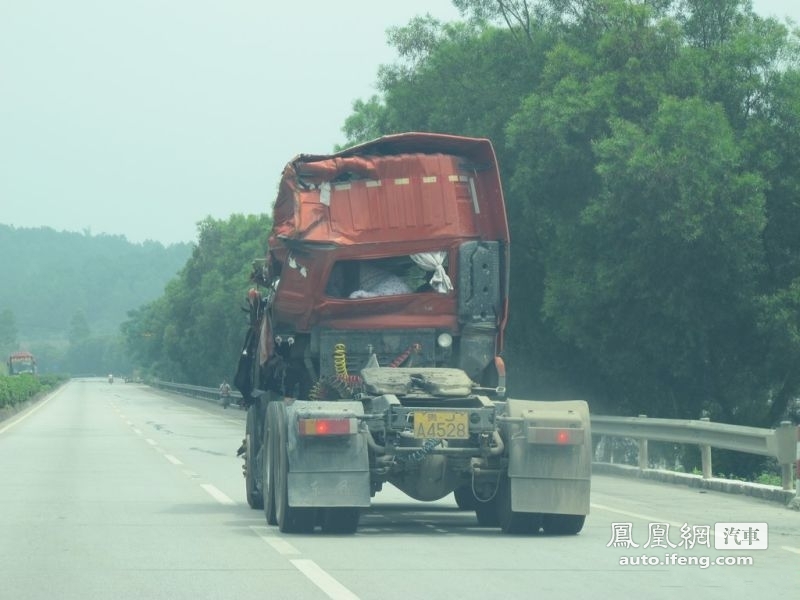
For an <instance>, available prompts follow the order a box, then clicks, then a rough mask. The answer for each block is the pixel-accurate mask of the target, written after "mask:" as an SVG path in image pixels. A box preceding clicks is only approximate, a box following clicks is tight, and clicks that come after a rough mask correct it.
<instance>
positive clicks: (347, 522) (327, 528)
mask: <svg viewBox="0 0 800 600" xmlns="http://www.w3.org/2000/svg"><path fill="white" fill-rule="evenodd" d="M322 513H323V514H322V531H324V532H325V533H355V532H356V530H357V529H358V519H359V517H360V511H359V510H358V509H357V508H353V507H344V508H325V509H323V510H322Z"/></svg>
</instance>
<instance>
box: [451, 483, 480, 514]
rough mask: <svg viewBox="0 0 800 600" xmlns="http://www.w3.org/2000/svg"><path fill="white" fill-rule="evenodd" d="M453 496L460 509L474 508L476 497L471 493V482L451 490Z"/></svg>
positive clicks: (476, 501)
mask: <svg viewBox="0 0 800 600" xmlns="http://www.w3.org/2000/svg"><path fill="white" fill-rule="evenodd" d="M453 497H454V498H455V499H456V504H457V505H458V508H460V509H461V510H475V507H476V506H477V504H478V499H477V498H476V497H475V494H473V493H472V484H469V483H467V484H465V485H462V486H461V487H458V488H456V489H455V490H454V491H453Z"/></svg>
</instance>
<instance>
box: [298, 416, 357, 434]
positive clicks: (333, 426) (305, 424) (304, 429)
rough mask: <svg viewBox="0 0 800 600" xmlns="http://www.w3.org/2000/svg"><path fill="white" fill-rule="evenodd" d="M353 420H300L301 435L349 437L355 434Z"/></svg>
mask: <svg viewBox="0 0 800 600" xmlns="http://www.w3.org/2000/svg"><path fill="white" fill-rule="evenodd" d="M354 425H355V423H354V420H353V419H298V421H297V428H298V432H299V433H300V435H349V434H351V433H355V432H356V430H355V427H354Z"/></svg>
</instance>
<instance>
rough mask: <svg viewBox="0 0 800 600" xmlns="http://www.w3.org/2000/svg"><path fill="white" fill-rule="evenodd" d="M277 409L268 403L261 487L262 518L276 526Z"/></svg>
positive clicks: (274, 404)
mask: <svg viewBox="0 0 800 600" xmlns="http://www.w3.org/2000/svg"><path fill="white" fill-rule="evenodd" d="M277 408H278V406H277V404H276V403H275V402H268V403H267V410H266V411H265V412H266V415H265V419H264V440H263V455H262V460H261V466H262V470H263V475H262V477H261V486H262V489H263V496H264V516H265V517H266V519H267V524H268V525H277V524H278V518H277V517H276V516H275V455H276V453H275V449H276V448H277V439H278V429H277V418H278V417H277Z"/></svg>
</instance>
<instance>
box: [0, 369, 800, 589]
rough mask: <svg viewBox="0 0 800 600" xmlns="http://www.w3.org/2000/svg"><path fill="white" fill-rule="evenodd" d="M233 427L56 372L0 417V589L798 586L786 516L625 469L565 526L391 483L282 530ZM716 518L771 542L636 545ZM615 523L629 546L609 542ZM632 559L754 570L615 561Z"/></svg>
mask: <svg viewBox="0 0 800 600" xmlns="http://www.w3.org/2000/svg"><path fill="white" fill-rule="evenodd" d="M243 429H244V412H243V411H239V410H237V409H228V410H222V409H221V408H219V407H217V406H214V405H213V404H210V403H207V402H203V401H199V400H191V399H184V398H181V397H178V396H174V395H171V394H165V393H162V392H157V391H154V390H151V389H149V388H147V387H145V386H139V385H132V384H122V383H115V384H113V385H109V384H108V383H107V382H105V381H103V380H77V381H73V382H70V383H69V384H68V385H66V386H65V387H63V388H62V389H61V390H59V391H58V392H57V393H56V394H54V395H52V396H51V397H49V398H47V399H46V400H44V401H42V402H40V403H38V404H37V405H35V406H33V407H32V408H31V409H29V410H28V411H26V412H25V413H21V414H20V415H18V416H16V417H15V418H14V419H11V420H9V421H6V422H3V423H0V532H2V537H0V591H2V593H0V597H2V598H6V597H8V598H19V599H28V598H29V599H37V600H38V599H41V598H65V599H67V598H76V599H77V598H81V599H95V598H97V599H99V598H112V597H113V598H118V599H127V598H157V599H160V598H170V599H173V598H174V599H182V598H195V599H203V598H241V599H245V600H246V599H249V598H265V597H266V598H274V599H282V598H287V599H294V598H299V599H302V600H305V599H309V600H312V599H324V598H335V599H340V600H347V599H354V598H361V599H363V600H367V599H376V600H377V599H381V600H391V599H394V598H397V599H400V598H403V600H407V599H408V598H418V597H419V598H423V597H426V598H440V597H454V598H459V599H467V600H468V599H472V598H495V597H502V598H509V599H513V598H530V597H532V596H540V597H545V598H575V597H576V596H584V595H586V594H587V593H590V594H591V593H592V592H594V594H593V595H597V594H600V595H601V596H606V595H611V594H620V595H622V596H623V597H625V596H629V595H633V594H641V595H646V596H647V597H650V598H674V597H676V596H679V595H680V596H682V597H684V598H741V597H745V596H751V595H753V594H783V595H787V596H796V594H797V590H798V589H799V588H800V569H798V566H799V565H800V513H797V512H792V511H789V510H786V509H785V508H783V507H781V506H777V505H775V504H772V503H767V502H764V501H759V500H756V499H752V498H742V497H738V496H727V495H724V494H718V493H712V492H708V493H702V492H700V491H698V490H691V489H684V488H680V487H672V486H666V485H662V484H658V483H652V482H639V481H634V480H628V479H622V478H612V477H600V476H597V477H595V478H594V480H593V487H592V514H591V515H590V517H589V519H588V521H587V525H586V527H585V528H584V531H583V532H582V533H581V534H580V535H578V536H574V537H548V536H534V537H518V536H504V535H501V534H500V533H499V532H498V531H496V530H493V529H484V528H480V527H478V526H477V523H476V521H475V517H474V515H473V514H471V513H467V512H462V511H459V510H458V509H457V507H456V506H455V503H454V502H453V501H452V497H449V498H446V499H443V500H441V501H439V502H435V503H425V504H423V503H417V502H414V501H412V500H410V499H408V498H407V497H406V496H404V495H403V494H402V493H400V492H398V491H397V490H394V489H392V488H387V489H385V490H384V491H383V492H381V493H379V494H378V496H377V497H376V498H375V500H374V506H373V508H372V509H370V510H369V511H367V512H366V513H365V514H364V516H363V517H362V521H361V527H360V528H359V533H358V534H357V535H355V536H324V535H322V534H320V533H317V534H314V535H300V536H298V535H295V536H286V535H283V534H280V533H279V532H278V531H277V529H276V528H274V527H267V526H266V524H265V522H264V519H263V516H262V514H261V512H260V511H254V510H251V509H250V508H249V507H247V504H246V501H245V495H244V481H243V478H242V476H241V461H240V460H239V459H237V458H236V457H235V455H234V454H235V450H236V448H237V446H238V444H239V442H240V441H241V437H242V433H243ZM721 521H725V522H767V523H768V524H769V535H770V537H769V548H768V549H767V550H754V551H750V552H743V551H739V552H731V551H717V550H715V549H714V539H713V537H712V538H711V539H710V540H709V543H710V547H704V546H699V545H696V546H695V547H694V548H693V549H691V550H687V549H685V548H683V547H677V548H672V547H669V545H668V544H667V547H666V548H658V547H655V548H645V547H644V546H645V544H646V543H647V542H648V537H649V535H648V534H649V530H650V528H651V526H652V525H653V524H657V523H661V524H663V525H668V526H669V528H670V531H669V534H668V539H669V540H670V542H671V543H672V544H677V543H678V542H679V541H680V528H681V526H682V525H684V524H685V525H688V526H689V527H692V526H695V527H704V526H710V527H711V529H712V530H713V525H714V523H715V522H721ZM620 528H623V529H620ZM625 528H627V529H625ZM621 530H624V531H628V532H629V534H630V536H629V537H630V539H631V540H632V542H633V543H635V544H638V547H636V548H625V547H617V546H615V545H614V544H612V543H611V542H612V537H613V536H614V531H616V532H617V534H619V532H620V531H621ZM656 531H657V529H656ZM620 537H621V536H619V535H617V538H618V540H617V541H619V538H620ZM654 539H655V538H654ZM642 554H646V555H647V556H648V557H649V558H648V560H654V559H655V560H658V561H660V562H668V561H669V560H674V561H677V560H681V559H683V560H684V561H689V560H690V559H691V560H696V561H698V562H700V561H702V560H703V559H704V558H706V557H707V558H709V559H710V560H713V559H715V558H717V557H720V556H722V557H726V556H727V557H730V556H746V557H750V558H752V561H753V564H752V565H744V566H742V565H739V566H717V565H712V566H709V567H707V568H703V567H702V566H699V565H678V564H672V565H670V564H657V565H645V566H625V565H621V564H620V561H621V559H624V557H632V558H634V557H641V555H642ZM670 557H673V558H670Z"/></svg>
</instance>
